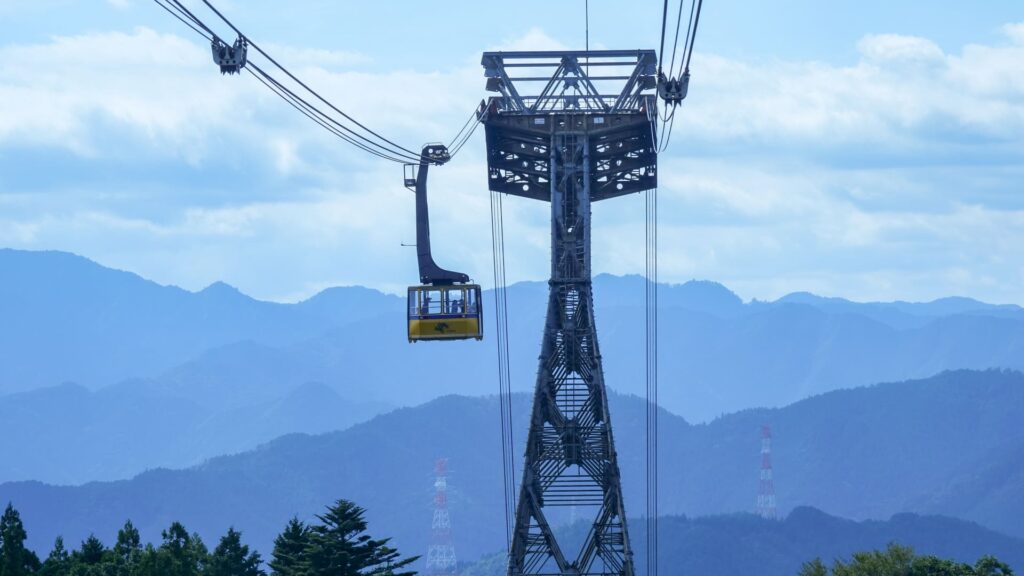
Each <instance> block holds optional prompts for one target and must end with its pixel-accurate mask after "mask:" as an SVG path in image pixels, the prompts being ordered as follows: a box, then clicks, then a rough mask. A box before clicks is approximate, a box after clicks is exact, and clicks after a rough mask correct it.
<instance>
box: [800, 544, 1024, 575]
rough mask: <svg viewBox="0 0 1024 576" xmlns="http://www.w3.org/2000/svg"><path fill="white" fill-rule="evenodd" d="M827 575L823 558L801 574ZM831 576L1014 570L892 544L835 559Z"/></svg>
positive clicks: (990, 562) (1004, 572)
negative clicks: (921, 553) (917, 552)
mask: <svg viewBox="0 0 1024 576" xmlns="http://www.w3.org/2000/svg"><path fill="white" fill-rule="evenodd" d="M828 575H829V571H828V568H826V567H825V564H824V563H822V561H821V559H817V560H814V561H813V562H807V563H806V564H804V565H803V569H802V570H801V571H800V576H828ZM832 576H1013V571H1012V570H1010V567H1009V566H1007V565H1006V564H1003V563H1002V562H1000V561H998V560H996V559H995V558H992V557H991V556H985V557H983V558H982V559H980V560H978V562H977V564H975V565H974V566H970V565H968V564H961V563H959V562H955V561H953V560H944V559H941V558H936V557H935V556H915V555H914V551H913V550H912V549H910V548H907V547H905V546H898V545H896V544H890V545H889V548H888V549H887V550H886V551H885V552H880V551H874V552H858V553H856V554H854V555H853V559H852V561H851V562H850V563H849V564H847V563H845V562H842V561H841V560H836V562H835V564H833V565H832Z"/></svg>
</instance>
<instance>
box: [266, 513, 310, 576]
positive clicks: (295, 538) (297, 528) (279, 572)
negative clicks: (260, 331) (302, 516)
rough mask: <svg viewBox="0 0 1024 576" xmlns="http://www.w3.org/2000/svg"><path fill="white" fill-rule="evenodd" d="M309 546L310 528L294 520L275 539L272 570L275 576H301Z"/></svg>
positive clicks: (271, 563) (296, 519)
mask: <svg viewBox="0 0 1024 576" xmlns="http://www.w3.org/2000/svg"><path fill="white" fill-rule="evenodd" d="M307 546H309V528H308V527H307V526H306V525H305V524H303V523H302V522H300V521H299V519H298V518H292V519H291V520H290V521H289V522H288V525H287V526H285V529H284V532H282V533H280V534H278V536H277V538H275V539H274V551H273V553H272V556H273V559H272V560H271V561H270V570H271V573H272V574H274V576H299V575H300V574H301V568H302V566H303V565H304V564H305V561H306V547H307Z"/></svg>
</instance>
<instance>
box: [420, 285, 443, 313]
mask: <svg viewBox="0 0 1024 576" xmlns="http://www.w3.org/2000/svg"><path fill="white" fill-rule="evenodd" d="M441 295H442V293H441V291H440V290H424V291H423V301H422V302H420V315H424V314H441V305H442V298H441Z"/></svg>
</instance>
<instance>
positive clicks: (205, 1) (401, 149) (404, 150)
mask: <svg viewBox="0 0 1024 576" xmlns="http://www.w3.org/2000/svg"><path fill="white" fill-rule="evenodd" d="M173 1H175V2H178V1H179V0H173ZM203 4H205V5H206V7H207V8H209V9H210V10H211V11H212V12H213V13H214V14H216V15H217V17H218V18H220V19H221V20H223V21H224V23H225V24H227V25H228V27H229V28H231V29H232V30H234V31H235V33H236V34H238V35H239V36H240V37H242V38H245V40H246V42H248V43H249V45H250V46H252V47H253V48H254V49H255V50H256V51H257V52H259V53H260V54H261V55H263V57H264V58H266V59H267V60H269V61H270V63H271V64H273V65H274V66H276V67H277V69H278V70H280V71H281V72H284V73H285V74H286V75H287V76H288V77H289V78H291V79H292V80H294V81H295V82H296V83H297V84H298V85H299V86H302V87H303V88H304V89H306V90H307V91H308V92H309V93H310V94H312V95H313V96H315V97H316V98H317V99H318V100H320V101H321V102H323V103H324V104H326V105H327V106H328V107H330V108H331V109H332V110H334V111H335V112H337V113H338V114H341V115H342V116H343V117H344V118H345V119H347V120H349V121H350V122H352V123H353V124H355V125H356V126H358V127H360V128H362V129H363V130H365V131H366V132H368V133H369V134H372V135H373V136H375V137H377V138H378V139H380V140H381V141H383V142H386V143H387V144H390V145H391V146H393V147H394V148H395V150H392V152H394V153H397V154H401V153H404V154H408V155H410V156H411V157H412V159H414V160H416V161H419V158H420V153H419V152H416V151H414V150H410V149H408V148H405V147H404V146H401V145H399V144H396V143H395V142H393V141H391V140H389V139H387V138H385V137H384V136H381V135H380V134H378V133H377V132H375V131H373V130H371V129H370V128H367V127H366V126H365V125H364V124H362V123H361V122H359V121H358V120H356V119H355V118H353V117H351V116H349V115H348V114H346V113H345V112H344V111H343V110H341V109H340V108H338V107H337V106H335V105H334V104H332V103H331V102H330V101H328V100H327V99H326V98H324V97H323V96H321V95H320V93H318V92H317V91H316V90H313V89H312V88H310V87H309V86H308V85H307V84H306V83H305V82H303V81H302V80H299V78H298V77H296V76H295V75H294V74H292V73H291V71H289V70H288V69H287V68H285V67H284V66H282V65H281V64H280V63H279V62H278V61H277V60H275V59H274V58H273V57H272V56H271V55H270V54H267V52H266V51H264V50H263V49H262V48H260V47H259V45H258V44H256V42H254V41H253V40H252V39H250V38H248V37H247V36H246V35H245V34H243V33H242V31H241V30H239V29H238V27H237V26H235V25H234V24H233V23H232V22H231V20H228V19H227V17H225V16H224V15H223V14H222V13H221V12H220V10H217V8H216V7H215V6H214V5H213V4H211V3H210V1H209V0H203ZM360 137H361V138H362V136H360ZM374 145H375V146H380V147H382V148H383V147H384V146H383V145H381V144H378V143H374Z"/></svg>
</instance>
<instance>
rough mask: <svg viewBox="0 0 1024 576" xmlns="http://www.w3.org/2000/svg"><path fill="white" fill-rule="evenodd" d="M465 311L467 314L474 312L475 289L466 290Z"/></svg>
mask: <svg viewBox="0 0 1024 576" xmlns="http://www.w3.org/2000/svg"><path fill="white" fill-rule="evenodd" d="M466 311H467V312H468V313H469V314H476V313H477V307H476V290H468V291H467V292H466Z"/></svg>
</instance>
